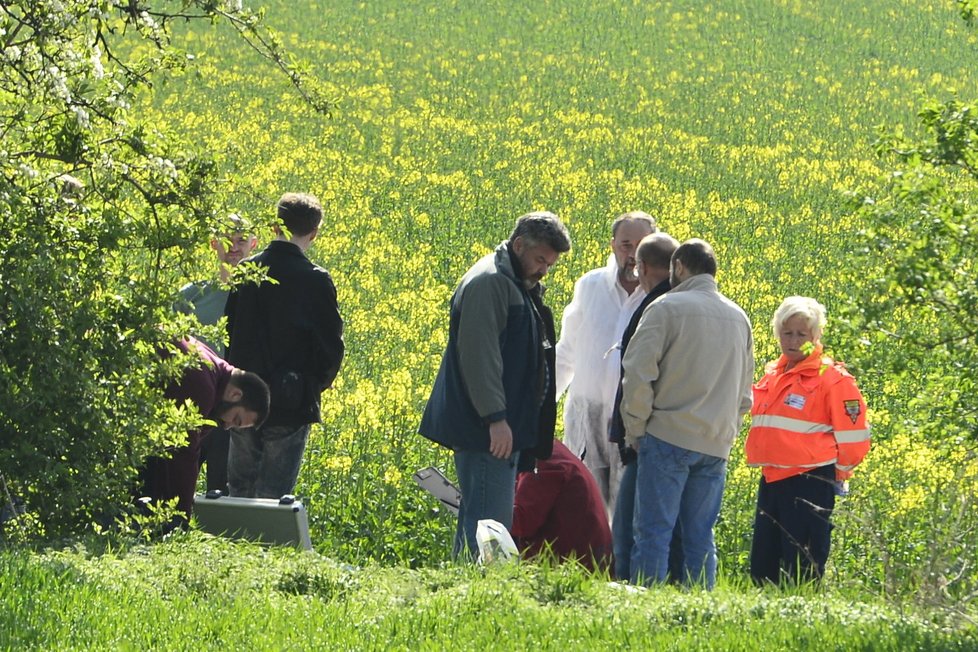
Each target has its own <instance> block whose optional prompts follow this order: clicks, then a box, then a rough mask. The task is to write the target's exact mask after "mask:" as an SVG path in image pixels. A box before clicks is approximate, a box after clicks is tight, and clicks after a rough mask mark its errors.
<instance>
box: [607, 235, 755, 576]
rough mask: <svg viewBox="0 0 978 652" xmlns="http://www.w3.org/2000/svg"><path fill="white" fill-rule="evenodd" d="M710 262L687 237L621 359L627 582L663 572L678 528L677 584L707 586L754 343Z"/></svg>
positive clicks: (747, 399) (705, 248) (708, 251)
mask: <svg viewBox="0 0 978 652" xmlns="http://www.w3.org/2000/svg"><path fill="white" fill-rule="evenodd" d="M716 269H717V265H716V257H715V255H714V253H713V248H712V247H711V246H710V245H709V244H707V243H706V242H704V241H703V240H699V239H693V240H687V241H686V242H684V243H683V244H682V245H680V247H679V248H678V249H677V250H676V252H675V254H673V257H672V265H671V271H670V275H671V283H672V288H673V289H672V290H671V291H670V292H669V293H667V294H665V295H664V296H662V297H661V298H659V299H658V300H656V301H654V302H652V303H651V304H650V305H649V306H648V307H647V308H646V309H645V312H644V314H643V316H642V319H641V321H640V322H639V325H638V328H637V329H636V331H635V334H634V335H633V336H632V339H631V342H630V343H629V345H628V349H627V350H626V352H625V357H624V359H623V360H622V367H623V369H624V375H623V377H622V402H621V415H622V420H623V422H624V426H625V440H626V442H627V443H628V444H629V445H631V446H632V447H633V448H635V449H636V450H637V451H638V480H637V492H636V505H635V532H634V536H635V543H634V547H633V550H632V563H631V576H632V580H633V581H636V582H642V583H646V584H651V583H655V582H664V581H665V580H666V579H667V575H668V559H669V541H670V538H671V537H672V531H673V528H674V527H675V525H676V523H677V521H678V522H679V523H680V524H681V528H682V542H683V552H684V556H685V563H684V567H683V575H684V577H683V578H681V579H682V580H683V581H686V582H703V583H705V585H706V586H707V587H708V588H712V587H713V585H714V583H715V581H716V546H715V544H714V541H713V525H714V524H715V523H716V519H717V516H718V515H719V512H720V500H721V498H722V496H723V487H724V480H725V475H726V463H727V457H728V456H729V454H730V448H731V446H732V445H733V441H734V438H735V437H736V436H737V433H738V431H739V430H740V425H741V422H742V419H743V415H744V414H745V413H746V412H747V411H749V410H750V405H751V383H752V382H753V377H754V340H753V336H752V334H751V324H750V320H749V319H748V317H747V315H746V314H745V313H744V311H743V310H742V309H741V308H740V307H739V306H738V305H737V304H735V303H734V302H732V301H730V300H729V299H727V298H726V297H725V296H723V295H722V294H720V292H719V291H718V290H717V284H716V279H715V275H716Z"/></svg>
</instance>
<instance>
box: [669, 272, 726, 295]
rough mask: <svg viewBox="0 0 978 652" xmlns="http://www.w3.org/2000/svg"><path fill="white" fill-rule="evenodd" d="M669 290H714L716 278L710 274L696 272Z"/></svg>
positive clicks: (715, 288)
mask: <svg viewBox="0 0 978 652" xmlns="http://www.w3.org/2000/svg"><path fill="white" fill-rule="evenodd" d="M670 291H671V292H716V291H717V280H716V279H715V278H714V277H713V275H712V274H697V275H696V276H690V277H689V278H688V279H686V280H685V281H683V282H682V283H680V284H679V285H677V286H676V287H674V288H672V290H670Z"/></svg>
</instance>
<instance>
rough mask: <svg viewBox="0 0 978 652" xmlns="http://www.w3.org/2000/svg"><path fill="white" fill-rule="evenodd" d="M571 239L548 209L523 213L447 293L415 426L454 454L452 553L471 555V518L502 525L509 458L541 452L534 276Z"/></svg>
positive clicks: (541, 325) (540, 355) (549, 339)
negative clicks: (436, 357) (440, 336)
mask: <svg viewBox="0 0 978 652" xmlns="http://www.w3.org/2000/svg"><path fill="white" fill-rule="evenodd" d="M570 246H571V242H570V235H569V234H568V232H567V228H566V227H565V226H564V225H563V224H562V223H561V221H560V220H559V219H558V218H557V216H556V215H554V214H553V213H546V212H537V213H528V214H526V215H523V216H522V217H520V218H519V219H518V220H517V221H516V228H515V229H514V230H513V233H512V234H511V235H510V238H509V240H507V241H506V242H504V243H502V244H500V245H499V246H498V247H497V248H496V250H495V252H493V253H491V254H489V255H487V256H485V257H483V258H482V259H481V260H480V261H479V262H477V263H476V264H475V265H474V266H473V267H472V268H471V269H470V270H469V271H468V272H467V273H466V274H465V276H464V277H463V278H462V280H461V282H460V283H459V285H458V287H457V288H456V290H455V294H454V295H453V296H452V302H451V313H450V321H449V333H448V346H447V347H446V350H445V354H444V356H443V358H442V363H441V367H440V369H439V370H438V376H437V377H436V378H435V384H434V387H433V388H432V391H431V397H430V398H429V399H428V404H427V406H426V407H425V411H424V415H423V417H422V420H421V426H420V429H419V431H420V433H421V434H422V435H424V436H425V437H427V438H428V439H431V440H432V441H435V442H437V443H439V444H442V445H443V446H446V447H448V448H450V449H452V451H454V453H455V470H456V472H457V475H458V479H459V488H460V490H461V493H462V504H461V506H460V508H459V515H458V528H457V530H456V535H455V544H454V546H453V555H455V556H458V555H459V554H460V553H462V551H463V550H466V549H467V551H468V554H470V555H472V556H473V557H477V556H478V546H477V544H476V539H475V532H476V526H477V524H478V522H479V520H481V519H493V520H496V521H498V522H500V523H502V524H503V525H505V526H506V527H507V528H509V527H511V524H512V518H513V498H514V488H515V483H516V470H517V463H518V462H519V465H520V467H521V468H530V469H532V468H533V460H534V458H535V457H542V458H546V457H549V456H550V451H551V447H552V445H553V433H554V422H555V420H556V401H555V391H554V389H555V382H554V348H553V347H554V339H555V335H554V326H553V315H552V313H551V312H550V309H549V308H547V307H546V306H545V305H544V304H543V290H544V288H543V286H542V285H540V280H541V279H542V278H543V277H544V276H545V275H546V273H547V271H548V270H549V269H550V268H551V267H552V266H553V265H554V264H555V263H556V262H557V259H558V258H560V254H562V253H564V252H566V251H569V250H570Z"/></svg>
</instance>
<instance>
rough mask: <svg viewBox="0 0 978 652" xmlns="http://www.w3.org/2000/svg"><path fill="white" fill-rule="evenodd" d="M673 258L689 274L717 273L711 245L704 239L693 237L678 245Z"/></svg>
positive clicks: (713, 274) (715, 258)
mask: <svg viewBox="0 0 978 652" xmlns="http://www.w3.org/2000/svg"><path fill="white" fill-rule="evenodd" d="M672 259H673V260H678V261H681V262H682V264H683V266H684V267H685V268H686V271H688V272H689V274H690V276H696V275H697V274H709V275H710V276H716V275H717V257H716V255H715V254H714V253H713V247H711V246H710V244H709V243H708V242H706V241H705V240H700V239H699V238H693V239H691V240H687V241H686V242H684V243H682V244H681V245H679V248H678V249H676V253H674V254H673V255H672Z"/></svg>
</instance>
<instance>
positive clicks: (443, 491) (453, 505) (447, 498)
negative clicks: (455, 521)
mask: <svg viewBox="0 0 978 652" xmlns="http://www.w3.org/2000/svg"><path fill="white" fill-rule="evenodd" d="M412 477H414V481H415V482H417V483H418V486H419V487H421V488H422V489H424V490H425V491H427V492H428V493H430V494H431V495H432V496H434V497H435V498H437V499H438V502H440V503H441V504H442V505H444V506H445V508H446V509H448V511H450V512H451V513H452V514H455V515H456V516H458V506H459V505H460V504H461V502H462V494H461V492H459V490H458V487H456V486H455V485H453V484H452V483H451V481H450V480H449V479H448V478H446V477H445V474H444V473H442V472H441V471H439V470H438V469H436V468H435V467H433V466H428V467H425V468H423V469H421V470H420V471H418V472H416V473H415V474H414V476H412Z"/></svg>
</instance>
